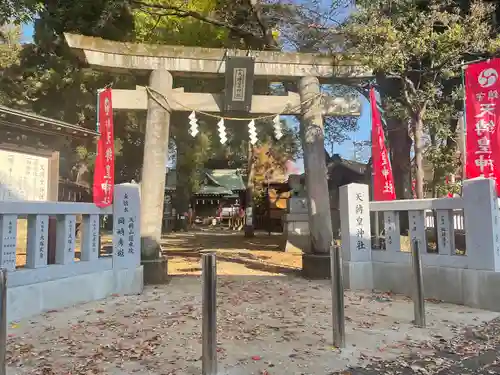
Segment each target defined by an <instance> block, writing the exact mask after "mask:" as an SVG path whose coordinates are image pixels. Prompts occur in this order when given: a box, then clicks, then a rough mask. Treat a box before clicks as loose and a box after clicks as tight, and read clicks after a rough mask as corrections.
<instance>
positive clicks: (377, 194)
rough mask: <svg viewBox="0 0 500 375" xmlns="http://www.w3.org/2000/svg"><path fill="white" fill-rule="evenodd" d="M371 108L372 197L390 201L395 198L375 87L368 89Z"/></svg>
mask: <svg viewBox="0 0 500 375" xmlns="http://www.w3.org/2000/svg"><path fill="white" fill-rule="evenodd" d="M370 104H371V109H372V166H373V199H374V200H376V201H391V200H394V199H396V192H395V191H394V177H393V176H392V168H391V163H390V162H389V157H388V155H387V148H386V147H385V136H384V129H383V128H382V119H381V117H380V112H379V110H378V107H377V98H376V97H375V89H374V88H372V89H371V90H370Z"/></svg>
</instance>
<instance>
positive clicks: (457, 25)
mask: <svg viewBox="0 0 500 375" xmlns="http://www.w3.org/2000/svg"><path fill="white" fill-rule="evenodd" d="M361 3H362V7H360V9H359V10H358V12H356V13H355V14H354V15H353V16H352V18H351V20H350V22H349V23H348V24H347V25H346V26H345V27H344V29H343V30H344V32H345V35H346V38H347V41H348V47H349V51H350V52H352V53H356V54H358V56H359V57H360V58H361V59H362V60H363V61H364V62H365V63H366V64H367V65H369V66H370V67H372V68H373V70H374V71H375V73H376V75H377V81H379V78H380V81H384V80H386V81H390V82H391V83H392V84H393V85H394V86H395V87H397V88H398V89H399V90H398V91H399V92H398V93H397V95H395V97H393V98H392V99H393V100H395V101H396V102H397V104H399V105H401V106H402V110H403V111H404V112H405V113H406V116H407V118H408V123H409V129H410V134H411V136H412V138H413V150H414V157H415V169H416V193H417V197H418V198H423V196H424V170H423V159H424V151H425V147H426V143H427V140H426V134H425V130H426V129H425V122H426V120H427V119H430V118H435V117H436V116H437V115H436V111H440V110H441V109H440V106H439V103H440V101H442V100H443V90H442V88H443V82H445V81H446V80H448V79H450V78H452V77H459V76H460V74H461V64H462V62H463V61H464V60H471V59H473V58H475V56H477V55H479V54H483V53H485V51H488V50H491V49H494V48H495V46H496V45H497V41H496V40H494V39H492V38H491V34H492V25H491V15H492V13H493V11H494V6H493V5H491V4H488V3H485V2H483V1H475V2H474V3H473V5H472V6H471V7H470V9H469V10H468V11H467V12H462V10H461V9H460V8H459V7H458V6H456V5H455V4H454V3H453V2H452V1H449V0H446V1H438V0H430V1H421V2H418V1H417V2H415V1H413V0H394V1H391V2H387V1H383V0H379V1H370V2H361ZM403 124H404V123H403ZM403 124H401V125H403ZM404 125H406V124H404ZM446 125H448V124H446Z"/></svg>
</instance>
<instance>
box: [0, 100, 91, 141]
mask: <svg viewBox="0 0 500 375" xmlns="http://www.w3.org/2000/svg"><path fill="white" fill-rule="evenodd" d="M0 126H8V127H12V128H16V129H23V130H28V131H32V132H36V133H44V134H51V135H60V136H67V137H73V138H93V137H97V136H99V133H98V132H96V131H93V130H89V129H86V128H84V127H82V126H79V125H73V124H70V123H67V122H64V121H59V120H54V119H51V118H49V117H45V116H40V115H37V114H35V113H30V112H25V111H21V110H18V109H13V108H9V107H5V106H3V105H0Z"/></svg>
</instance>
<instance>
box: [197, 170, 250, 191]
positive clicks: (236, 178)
mask: <svg viewBox="0 0 500 375" xmlns="http://www.w3.org/2000/svg"><path fill="white" fill-rule="evenodd" d="M205 174H206V175H207V177H209V178H211V179H212V180H213V181H215V182H216V184H217V185H219V186H223V187H225V188H226V189H229V190H232V191H238V190H245V189H246V186H245V183H244V182H243V178H242V176H241V173H240V171H239V170H238V169H208V170H206V171H205Z"/></svg>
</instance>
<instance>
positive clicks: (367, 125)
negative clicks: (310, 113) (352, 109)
mask: <svg viewBox="0 0 500 375" xmlns="http://www.w3.org/2000/svg"><path fill="white" fill-rule="evenodd" d="M22 34H23V36H22V40H23V42H25V43H29V42H31V41H32V40H33V25H32V24H27V25H23V33H22ZM360 100H361V101H362V103H363V106H362V111H361V116H360V117H359V119H358V126H359V130H358V131H356V132H352V133H348V136H349V139H348V140H347V141H345V142H344V143H342V144H338V145H335V147H334V150H333V152H334V153H336V154H340V155H341V156H342V157H343V158H346V159H351V158H352V156H353V152H354V149H353V144H352V141H353V140H356V141H366V140H369V139H370V130H371V122H370V103H369V102H368V100H366V98H365V97H363V96H361V95H360ZM328 152H330V150H328ZM296 164H297V167H298V168H299V170H300V171H301V172H303V170H304V165H303V160H302V159H299V160H297V161H296Z"/></svg>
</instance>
